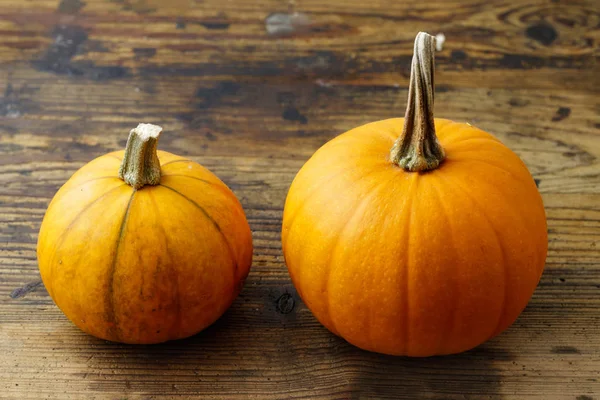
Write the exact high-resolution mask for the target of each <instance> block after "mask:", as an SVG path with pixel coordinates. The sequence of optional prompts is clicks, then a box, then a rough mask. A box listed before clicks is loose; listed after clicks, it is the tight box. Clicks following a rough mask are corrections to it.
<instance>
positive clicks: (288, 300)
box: [275, 293, 296, 314]
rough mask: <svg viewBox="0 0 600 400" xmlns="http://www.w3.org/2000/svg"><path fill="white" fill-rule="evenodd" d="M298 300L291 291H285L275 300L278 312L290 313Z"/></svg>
mask: <svg viewBox="0 0 600 400" xmlns="http://www.w3.org/2000/svg"><path fill="white" fill-rule="evenodd" d="M295 305H296V301H295V300H294V298H293V297H292V295H291V294H289V293H284V294H282V295H281V296H279V298H278V299H277V301H276V302H275V307H276V308H277V312H278V313H280V314H289V313H291V312H292V311H293V310H294V307H295Z"/></svg>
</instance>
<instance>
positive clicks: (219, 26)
mask: <svg viewBox="0 0 600 400" xmlns="http://www.w3.org/2000/svg"><path fill="white" fill-rule="evenodd" d="M200 25H202V26H203V27H205V28H206V29H211V30H225V29H229V25H231V24H230V23H229V22H226V21H204V22H200Z"/></svg>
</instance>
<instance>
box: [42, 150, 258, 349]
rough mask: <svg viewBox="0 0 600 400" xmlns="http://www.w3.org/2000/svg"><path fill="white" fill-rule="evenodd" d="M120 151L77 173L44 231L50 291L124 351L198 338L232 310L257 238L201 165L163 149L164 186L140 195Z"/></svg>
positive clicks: (73, 316) (80, 322)
mask: <svg viewBox="0 0 600 400" xmlns="http://www.w3.org/2000/svg"><path fill="white" fill-rule="evenodd" d="M123 153H124V152H123V151H120V152H114V153H110V154H107V155H104V156H101V157H99V158H97V159H95V160H93V161H92V162H90V163H88V164H87V165H85V166H84V167H82V168H81V169H80V170H79V171H77V172H76V173H75V174H74V175H73V176H72V177H71V179H69V181H67V183H66V184H65V185H64V186H63V187H62V188H61V189H60V190H59V191H58V193H57V194H56V195H55V197H54V199H53V200H52V202H51V204H50V206H49V208H48V210H47V212H46V215H45V217H44V220H43V222H42V226H41V229H40V235H39V239H38V248H37V254H38V261H39V268H40V273H41V276H42V280H43V282H44V285H45V286H46V288H47V290H48V292H49V294H50V296H51V297H52V299H53V300H54V302H55V303H56V304H57V305H58V307H60V309H61V310H62V311H63V312H64V313H65V315H66V316H67V317H68V318H69V319H70V320H71V321H72V322H73V323H74V324H75V325H77V326H78V327H79V328H81V329H82V330H83V331H85V332H87V333H89V334H91V335H94V336H96V337H99V338H102V339H107V340H111V341H116V342H123V343H139V344H143V343H158V342H164V341H167V340H173V339H179V338H184V337H188V336H191V335H194V334H195V333H197V332H199V331H201V330H203V329H204V328H206V327H207V326H209V325H210V324H212V323H213V322H214V321H215V320H217V319H218V318H219V317H220V316H221V315H222V314H223V313H224V312H225V310H227V308H228V307H229V306H230V305H231V303H232V302H233V300H234V299H235V297H236V296H237V294H238V293H239V291H240V289H241V287H242V284H243V282H244V280H245V278H246V276H247V275H248V272H249V269H250V264H251V260H252V237H251V232H250V228H249V226H248V223H247V221H246V217H245V215H244V211H243V209H242V207H241V205H240V203H239V201H238V200H237V198H236V197H235V195H234V194H233V193H232V192H231V191H230V190H229V188H228V187H227V186H226V185H225V184H224V183H223V182H221V181H220V180H219V179H218V178H217V177H216V176H215V175H213V174H212V173H211V172H210V171H209V170H207V169H206V168H204V167H202V166H201V165H199V164H197V163H194V162H192V161H190V160H186V159H184V158H181V157H178V156H175V155H173V154H170V153H167V152H163V151H158V157H159V160H160V163H161V175H162V177H161V181H160V185H157V186H144V187H142V188H141V189H138V190H134V189H133V188H132V187H131V186H129V185H128V184H126V183H125V182H123V181H122V180H121V179H119V177H118V170H119V165H120V163H121V159H122V158H123Z"/></svg>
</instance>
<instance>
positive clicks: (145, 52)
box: [133, 47, 156, 59]
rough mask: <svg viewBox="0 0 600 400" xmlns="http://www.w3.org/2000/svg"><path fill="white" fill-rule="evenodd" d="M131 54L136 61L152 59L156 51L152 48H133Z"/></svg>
mask: <svg viewBox="0 0 600 400" xmlns="http://www.w3.org/2000/svg"><path fill="white" fill-rule="evenodd" d="M133 54H135V57H136V58H137V59H142V58H152V57H154V56H155V55H156V49H155V48H153V47H134V48H133Z"/></svg>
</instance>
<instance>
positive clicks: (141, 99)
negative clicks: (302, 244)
mask: <svg viewBox="0 0 600 400" xmlns="http://www.w3.org/2000/svg"><path fill="white" fill-rule="evenodd" d="M294 13H295V14H294ZM599 21H600V7H599V6H598V4H597V1H593V0H586V1H584V0H576V1H566V0H565V1H562V0H533V1H526V2H525V1H512V2H507V1H494V0H493V1H478V2H467V1H463V0H444V1H442V0H433V1H428V2H410V1H403V2H388V1H383V0H373V1H370V2H364V1H359V0H348V1H343V2H342V1H330V2H322V1H320V0H303V1H297V2H295V4H294V3H288V2H282V1H276V0H258V1H242V0H236V1H231V2H223V1H221V0H219V1H217V0H203V1H200V0H170V1H169V2H164V1H160V0H94V1H92V0H89V1H85V2H82V1H80V0H62V1H58V0H27V1H20V2H15V1H12V0H0V39H1V40H0V93H3V95H2V97H1V100H0V243H1V244H2V245H1V246H0V321H1V323H0V389H1V390H0V398H1V399H39V398H48V399H65V398H69V399H102V400H104V399H111V400H113V399H124V398H126V399H128V400H131V399H136V400H137V399H140V400H141V399H143V400H148V399H187V398H195V397H203V398H211V399H227V400H229V399H277V400H279V399H417V398H419V399H420V398H423V399H436V400H441V399H464V398H468V399H515V400H517V399H518V400H521V399H540V400H542V399H543V400H546V399H550V400H552V399H557V400H559V399H560V400H562V399H575V400H590V399H592V400H594V399H599V398H600V376H599V375H600V296H599V294H600V252H599V251H598V248H597V246H598V242H599V241H600V206H599V204H600V165H599V161H598V160H600V101H599V97H598V94H599V93H600V76H599V74H598V61H599V57H600V51H599V49H600V24H599ZM419 30H426V31H429V32H431V33H438V32H443V33H444V34H445V35H446V43H445V45H444V49H443V50H442V51H441V52H439V53H438V54H437V70H436V72H437V75H436V85H437V96H436V113H437V116H439V117H445V118H450V119H454V120H458V121H466V122H469V123H471V124H473V125H476V126H478V127H480V128H482V129H485V130H487V131H489V132H491V133H494V134H495V135H497V136H498V137H499V138H500V139H501V140H502V141H503V142H504V143H505V144H507V145H508V146H509V147H510V148H512V149H513V150H514V151H515V152H516V153H517V154H519V156H520V157H521V158H522V159H523V160H524V162H525V163H526V164H527V165H528V167H529V168H530V170H531V171H532V173H533V175H534V177H535V179H536V181H537V183H538V185H539V189H540V192H541V193H542V196H543V199H544V203H545V206H546V212H547V216H548V233H549V253H548V259H547V264H546V269H545V272H544V275H543V276H542V279H541V282H540V284H539V286H538V289H537V290H536V292H535V294H534V297H533V299H532V301H531V302H530V304H529V305H528V307H527V309H526V310H525V311H524V313H523V314H522V315H521V317H520V318H519V319H518V321H517V322H516V323H515V324H514V325H513V326H512V327H511V328H510V329H509V330H508V331H507V332H505V333H503V334H501V335H500V336H498V337H496V338H494V339H492V340H490V341H489V342H487V343H486V344H484V345H482V346H480V347H479V348H477V349H474V350H472V351H470V352H467V353H464V354H460V355H455V356H449V357H434V358H428V359H409V358H402V357H387V356H382V355H377V354H372V353H367V352H364V351H361V350H359V349H356V348H354V347H352V346H350V345H349V344H347V343H345V342H344V341H343V340H342V339H339V338H337V337H335V336H334V335H332V334H330V333H329V332H328V331H327V330H325V328H323V327H322V326H321V325H320V324H319V323H318V322H317V321H316V320H315V318H314V317H313V316H312V315H311V313H310V311H309V310H308V309H307V308H306V307H305V306H304V304H303V303H302V301H301V300H300V298H299V297H298V295H297V293H296V291H295V290H294V288H293V286H292V284H291V282H290V279H289V276H288V274H287V270H286V267H285V263H284V260H283V256H282V252H281V244H280V229H281V217H282V211H283V203H284V200H285V196H286V193H287V190H288V187H289V185H290V183H291V181H292V179H293V177H294V176H295V174H296V172H297V171H298V170H299V168H300V167H301V166H302V164H303V163H304V162H305V161H306V160H307V159H308V158H309V157H310V155H311V154H312V153H313V152H314V151H315V150H316V149H317V148H319V147H320V146H321V145H322V144H324V143H325V142H326V141H328V140H329V139H331V138H333V137H335V136H336V135H338V134H340V133H342V132H344V131H346V130H348V129H351V128H353V127H355V126H358V125H361V124H364V123H366V122H370V121H373V120H377V119H384V118H390V117H395V116H399V115H402V114H403V108H404V105H405V102H406V97H407V91H406V85H407V82H408V72H409V68H410V59H411V53H412V41H413V38H414V34H415V32H417V31H419ZM140 121H146V122H154V123H159V124H161V125H163V126H164V127H165V133H164V135H163V136H162V137H161V142H160V147H161V148H162V149H164V150H167V151H171V152H174V153H177V154H182V155H185V156H186V157H189V158H191V159H193V160H195V161H198V162H200V163H202V164H203V165H205V166H206V167H208V168H210V169H211V170H213V172H215V173H216V174H217V175H218V176H219V177H221V178H222V179H223V180H224V181H225V182H226V183H227V184H228V185H229V186H230V187H231V188H232V189H233V190H234V192H235V193H236V195H237V196H238V198H239V199H240V201H241V202H242V204H243V206H244V209H245V211H246V213H247V216H248V220H249V222H250V225H251V228H252V231H253V238H254V245H255V254H254V260H253V266H252V270H251V273H250V276H249V278H248V280H247V282H246V285H245V287H244V289H243V291H242V293H241V295H240V297H239V298H238V299H237V300H236V302H235V303H234V304H233V306H232V307H231V308H230V310H229V311H227V313H226V314H225V315H224V316H223V317H222V318H221V319H220V320H219V321H217V323H215V324H214V325H213V326H212V327H210V328H208V329H207V330H206V331H204V332H203V333H201V334H199V335H196V336H194V337H192V338H189V339H186V340H183V341H178V342H173V343H166V344H162V345H157V346H128V345H120V344H114V343H108V342H105V341H101V340H98V339H95V338H92V337H89V336H87V335H85V334H83V333H81V332H80V331H78V330H77V329H76V328H75V327H74V326H73V325H71V324H70V323H69V322H68V321H67V319H66V318H65V317H64V316H63V315H62V313H61V312H60V310H58V308H57V307H56V306H55V305H54V304H53V303H52V300H51V299H50V297H49V296H48V293H47V292H46V290H45V288H44V287H43V285H40V284H39V279H40V278H39V273H38V269H37V261H36V253H35V250H36V241H37V233H38V230H39V226H40V223H41V219H42V218H43V215H44V211H45V209H46V207H47V205H48V203H49V201H50V199H51V198H52V196H53V195H54V193H55V192H56V190H57V189H58V188H59V187H60V185H61V184H62V183H64V182H65V181H66V180H67V179H68V178H69V176H70V175H71V174H72V173H74V172H75V171H76V170H77V169H78V168H79V167H81V166H82V165H84V164H85V163H86V162H88V161H90V160H91V159H93V158H94V157H97V156H99V155H102V154H104V153H106V152H108V151H112V150H117V149H121V148H123V146H124V144H125V141H126V138H127V133H128V131H129V129H131V128H132V127H133V126H135V124H137V123H138V122H140Z"/></svg>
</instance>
